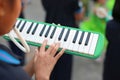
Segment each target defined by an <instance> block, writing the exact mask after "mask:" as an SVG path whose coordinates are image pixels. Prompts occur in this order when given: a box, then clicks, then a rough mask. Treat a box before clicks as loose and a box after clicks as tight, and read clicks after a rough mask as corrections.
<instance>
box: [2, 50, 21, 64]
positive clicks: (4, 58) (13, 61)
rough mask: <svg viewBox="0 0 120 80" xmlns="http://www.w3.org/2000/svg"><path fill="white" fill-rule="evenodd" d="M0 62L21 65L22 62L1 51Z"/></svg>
mask: <svg viewBox="0 0 120 80" xmlns="http://www.w3.org/2000/svg"><path fill="white" fill-rule="evenodd" d="M0 60H1V61H4V62H7V63H10V64H16V65H17V64H20V61H19V60H18V59H16V58H14V57H13V56H11V55H10V54H9V53H8V52H6V51H4V50H1V49H0Z"/></svg>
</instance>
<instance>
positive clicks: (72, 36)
mask: <svg viewBox="0 0 120 80" xmlns="http://www.w3.org/2000/svg"><path fill="white" fill-rule="evenodd" d="M75 32H76V31H75V30H71V33H72V35H71V39H70V41H69V45H68V48H67V49H68V50H73V45H74V43H72V41H73V39H74V36H75Z"/></svg>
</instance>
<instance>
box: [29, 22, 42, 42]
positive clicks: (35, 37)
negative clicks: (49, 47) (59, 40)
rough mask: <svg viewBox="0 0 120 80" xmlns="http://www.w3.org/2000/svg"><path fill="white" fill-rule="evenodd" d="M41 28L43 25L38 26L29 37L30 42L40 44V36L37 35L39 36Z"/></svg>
mask: <svg viewBox="0 0 120 80" xmlns="http://www.w3.org/2000/svg"><path fill="white" fill-rule="evenodd" d="M43 26H44V24H39V25H38V27H37V29H36V32H35V34H34V35H32V36H31V39H32V41H33V40H35V41H34V42H36V43H40V40H41V36H40V35H39V34H40V32H41V30H42V28H43ZM30 35H31V34H30ZM30 35H29V36H30ZM40 44H41V43H40Z"/></svg>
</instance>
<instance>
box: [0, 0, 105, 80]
mask: <svg viewBox="0 0 120 80" xmlns="http://www.w3.org/2000/svg"><path fill="white" fill-rule="evenodd" d="M24 12H25V16H26V18H27V19H32V20H36V21H40V22H44V19H45V11H44V9H43V7H42V5H41V2H40V0H31V3H29V4H28V5H27V6H26V8H25V11H24ZM0 42H2V43H3V44H5V45H7V42H6V41H5V40H4V39H3V38H1V37H0ZM30 47H31V53H33V52H34V48H35V47H32V46H30ZM31 56H32V54H27V56H26V61H27V62H28V61H29V60H30V59H31ZM102 72H103V61H98V60H91V59H87V58H83V57H79V56H74V60H73V68H72V80H102ZM61 77H62V76H61Z"/></svg>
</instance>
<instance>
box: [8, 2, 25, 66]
mask: <svg viewBox="0 0 120 80" xmlns="http://www.w3.org/2000/svg"><path fill="white" fill-rule="evenodd" d="M26 4H27V0H21V5H22V8H21V12H20V15H19V18H25V15H24V9H25V7H26ZM8 44H9V46H10V48H11V50H12V51H13V53H15V54H16V55H18V56H19V57H20V58H19V60H20V62H21V63H20V65H21V66H24V65H25V53H24V52H23V51H22V50H21V49H19V48H18V47H17V46H16V45H15V44H14V43H13V42H12V41H8Z"/></svg>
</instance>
